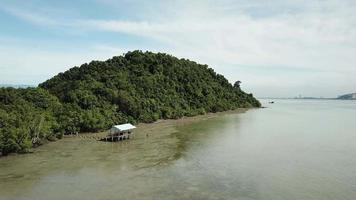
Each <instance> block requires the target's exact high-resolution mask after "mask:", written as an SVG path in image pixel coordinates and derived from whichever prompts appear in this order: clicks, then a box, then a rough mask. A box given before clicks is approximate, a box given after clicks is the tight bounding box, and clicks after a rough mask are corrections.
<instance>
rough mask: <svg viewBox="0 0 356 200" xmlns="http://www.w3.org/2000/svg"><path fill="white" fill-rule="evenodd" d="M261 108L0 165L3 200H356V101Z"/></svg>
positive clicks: (59, 146) (71, 141)
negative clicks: (122, 139) (128, 138)
mask: <svg viewBox="0 0 356 200" xmlns="http://www.w3.org/2000/svg"><path fill="white" fill-rule="evenodd" d="M262 102H263V103H264V104H265V106H268V108H264V109H252V110H248V111H246V112H243V113H239V112H229V113H221V114H218V115H213V116H205V117H198V118H193V119H188V120H178V121H164V122H160V123H156V124H150V125H141V126H140V128H139V129H137V130H136V133H137V134H136V136H135V138H134V139H132V140H128V141H124V142H121V143H105V142H98V141H95V140H94V139H83V138H65V139H63V140H60V141H57V142H54V143H51V144H48V145H45V146H42V147H40V148H38V149H36V151H35V153H33V154H28V155H19V156H8V157H5V158H1V159H0V199H1V200H2V199H23V200H25V199H26V200H32V199H33V200H35V199H36V200H41V199H43V200H49V199H58V200H59V199H72V200H76V199H93V200H94V199H105V200H110V199H242V200H244V199H246V200H247V199H251V200H252V199H271V200H279V199H281V200H286V199H316V200H318V199H320V200H327V199H330V200H334V199H350V200H353V199H356V123H355V119H356V101H336V100H330V101H327V100H323V101H320V100H276V103H275V104H267V100H266V101H262Z"/></svg>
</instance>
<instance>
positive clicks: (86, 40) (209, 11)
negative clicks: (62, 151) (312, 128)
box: [0, 0, 356, 97]
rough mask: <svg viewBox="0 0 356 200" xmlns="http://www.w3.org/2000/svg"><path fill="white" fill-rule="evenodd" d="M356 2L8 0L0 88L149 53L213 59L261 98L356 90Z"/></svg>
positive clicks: (2, 13) (0, 41) (3, 2)
mask: <svg viewBox="0 0 356 200" xmlns="http://www.w3.org/2000/svg"><path fill="white" fill-rule="evenodd" d="M355 10H356V3H355V1H352V0H323V1H310V0H309V1H305V0H293V1H291V0H275V1H262V0H255V1H242V0H235V1H232V0H221V1H212V0H210V1H209V0H205V1H202V0H196V1H188V0H181V1H143V0H139V1H129V0H121V1H119V0H116V1H114V0H87V1H84V0H78V1H73V0H72V1H66V0H62V1H50V0H48V1H39V0H32V1H31V0H28V1H18V0H0V27H1V31H0V84H38V83H41V82H43V81H45V80H46V79H48V78H50V77H51V76H53V75H55V74H57V73H59V72H63V71H65V70H67V69H69V68H71V67H73V66H78V65H80V64H83V63H86V62H90V61H91V60H106V59H108V58H110V57H112V56H114V55H121V54H123V53H125V52H127V51H130V50H135V49H141V50H149V51H153V52H166V53H169V54H172V55H175V56H177V57H184V58H189V59H192V60H195V61H198V62H200V63H203V64H208V65H209V66H210V67H212V68H214V69H215V70H216V71H217V72H219V73H221V74H223V75H224V76H225V77H227V78H228V79H229V81H230V82H234V81H235V80H241V81H242V87H243V88H244V89H245V90H246V91H248V92H252V93H254V94H255V95H256V96H260V97H263V96H270V97H271V96H272V97H293V96H297V95H299V94H301V95H303V96H324V97H334V96H337V95H339V94H343V93H348V92H356V78H354V77H355V75H356V53H355V52H356V12H355Z"/></svg>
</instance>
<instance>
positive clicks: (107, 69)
mask: <svg viewBox="0 0 356 200" xmlns="http://www.w3.org/2000/svg"><path fill="white" fill-rule="evenodd" d="M259 106H260V103H259V102H258V101H257V100H256V99H255V98H254V97H253V96H252V94H247V93H245V92H243V91H242V90H241V89H240V85H239V82H236V84H234V86H233V85H232V84H230V83H229V82H228V81H227V80H226V79H225V78H224V77H223V76H222V75H219V74H217V73H215V72H214V70H213V69H211V68H208V66H207V65H200V64H197V63H196V62H193V61H189V60H186V59H178V58H175V57H173V56H170V55H167V54H163V53H151V52H141V51H133V52H128V53H126V54H125V55H123V56H117V57H113V58H112V59H109V60H107V61H92V62H90V63H89V64H83V65H82V66H80V67H74V68H71V69H70V70H68V71H66V72H64V73H60V74H58V75H56V76H55V77H53V78H51V79H49V80H47V81H46V82H44V83H42V84H40V85H39V87H38V88H28V89H13V88H0V129H1V132H0V134H1V135H0V150H1V152H2V154H7V153H8V152H21V151H25V150H26V149H27V148H28V147H30V146H33V145H38V144H41V143H42V141H43V140H47V139H54V138H56V137H57V138H58V137H61V135H62V134H66V133H74V132H92V131H99V130H105V129H108V128H109V127H110V126H112V125H113V124H120V123H125V122H131V123H137V122H153V121H155V120H157V119H172V118H180V117H182V116H194V115H198V114H204V113H207V112H219V111H226V110H231V109H236V108H240V107H259Z"/></svg>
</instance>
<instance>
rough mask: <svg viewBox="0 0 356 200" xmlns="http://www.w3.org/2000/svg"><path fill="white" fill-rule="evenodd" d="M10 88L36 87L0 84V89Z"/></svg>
mask: <svg viewBox="0 0 356 200" xmlns="http://www.w3.org/2000/svg"><path fill="white" fill-rule="evenodd" d="M4 87H12V88H28V87H36V86H35V85H24V84H0V88H4Z"/></svg>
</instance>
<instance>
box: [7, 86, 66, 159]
mask: <svg viewBox="0 0 356 200" xmlns="http://www.w3.org/2000/svg"><path fill="white" fill-rule="evenodd" d="M60 105H61V104H60V103H59V101H58V99H57V98H56V97H55V96H53V95H51V94H49V92H48V91H46V90H44V89H42V88H27V89H14V88H0V152H1V154H2V155H6V154H8V153H11V152H19V153H21V152H26V151H28V149H29V148H30V147H32V146H37V145H40V144H42V142H43V141H44V140H47V139H48V138H54V137H56V136H57V134H56V133H57V132H58V128H59V125H58V123H57V121H56V119H55V117H54V113H55V112H57V110H58V109H59V108H60Z"/></svg>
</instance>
